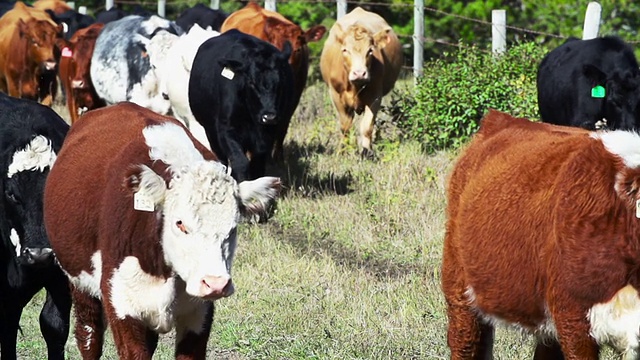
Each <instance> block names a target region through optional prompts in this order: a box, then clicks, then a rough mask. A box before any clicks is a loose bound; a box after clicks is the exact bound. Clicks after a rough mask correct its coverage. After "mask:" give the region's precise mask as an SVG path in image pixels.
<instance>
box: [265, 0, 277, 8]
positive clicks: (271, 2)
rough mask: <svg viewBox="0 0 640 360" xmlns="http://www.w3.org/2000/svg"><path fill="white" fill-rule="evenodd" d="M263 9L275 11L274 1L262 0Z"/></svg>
mask: <svg viewBox="0 0 640 360" xmlns="http://www.w3.org/2000/svg"><path fill="white" fill-rule="evenodd" d="M264 8H265V9H266V10H271V11H277V10H276V0H264Z"/></svg>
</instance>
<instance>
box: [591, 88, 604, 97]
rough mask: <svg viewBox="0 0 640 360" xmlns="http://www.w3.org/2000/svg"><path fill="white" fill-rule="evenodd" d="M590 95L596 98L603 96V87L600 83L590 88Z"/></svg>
mask: <svg viewBox="0 0 640 360" xmlns="http://www.w3.org/2000/svg"><path fill="white" fill-rule="evenodd" d="M591 97H592V98H598V99H602V98H604V87H603V86H601V85H596V86H594V87H593V88H591Z"/></svg>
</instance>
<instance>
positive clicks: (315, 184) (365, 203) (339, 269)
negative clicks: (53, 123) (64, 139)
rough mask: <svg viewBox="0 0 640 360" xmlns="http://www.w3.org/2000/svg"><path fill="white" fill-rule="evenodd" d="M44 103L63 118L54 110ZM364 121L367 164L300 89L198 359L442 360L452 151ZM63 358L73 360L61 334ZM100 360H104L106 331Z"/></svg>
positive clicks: (28, 338) (522, 348)
mask: <svg viewBox="0 0 640 360" xmlns="http://www.w3.org/2000/svg"><path fill="white" fill-rule="evenodd" d="M409 83H410V81H409V80H408V81H402V82H399V83H398V84H396V90H395V91H394V93H393V95H392V96H390V97H387V98H386V103H389V99H391V98H392V97H394V96H395V97H398V96H409V94H410V93H409V91H410V89H409V85H408V84H409ZM54 108H55V109H56V110H57V111H59V112H60V113H61V114H62V116H63V117H65V118H68V113H66V108H65V107H64V106H62V105H60V104H58V105H57V106H55V107H54ZM378 125H379V126H378V132H377V141H376V142H375V145H374V149H375V150H376V151H377V155H378V157H379V158H378V160H377V161H373V162H372V161H362V160H360V157H359V156H358V155H357V152H356V147H355V137H352V139H351V141H350V142H349V143H348V144H345V145H344V146H342V147H341V146H340V137H339V130H338V129H339V127H338V123H337V120H336V118H335V113H334V109H333V108H332V105H331V102H330V100H329V97H328V92H327V88H326V85H325V84H324V83H321V82H317V83H315V84H310V86H308V87H307V89H306V90H305V92H304V94H303V99H302V101H301V104H300V105H299V106H298V110H297V113H296V115H295V116H294V118H293V120H292V124H291V126H290V130H289V134H288V136H287V141H286V146H285V165H284V166H279V167H275V168H271V169H268V171H267V173H268V174H278V175H279V176H281V177H282V179H283V181H284V183H285V185H286V189H285V191H284V193H283V194H282V197H281V199H280V200H279V201H278V204H277V209H276V211H275V214H274V216H273V217H272V218H271V219H270V220H269V221H268V222H267V223H266V224H256V225H253V224H243V226H242V227H241V228H240V233H239V243H238V250H237V255H236V259H235V263H234V270H233V271H234V273H233V274H234V282H235V286H236V293H235V294H234V295H233V296H231V297H229V298H226V299H222V300H220V301H218V302H217V303H216V314H215V320H214V323H213V328H212V335H211V338H210V340H209V349H210V350H209V356H208V358H211V359H214V358H215V359H234V360H236V359H444V358H448V349H447V346H446V315H445V306H444V299H443V297H442V294H441V291H440V261H441V253H442V241H443V236H444V221H445V219H444V211H445V205H446V204H445V196H444V191H445V184H446V178H447V175H448V173H449V170H450V169H451V166H452V164H453V161H454V160H455V157H456V156H457V153H456V152H439V153H436V154H433V155H427V154H425V153H424V152H422V151H421V144H419V143H417V142H412V141H400V140H399V138H398V135H397V132H396V131H394V126H393V124H392V123H391V121H390V117H389V115H388V113H387V112H385V111H382V112H381V114H380V121H379V122H378ZM341 149H342V150H341ZM42 301H43V296H42V294H40V296H38V297H37V298H36V300H35V301H33V302H32V303H31V304H30V305H29V306H28V307H27V308H25V313H24V315H23V319H22V321H21V326H22V333H21V334H20V335H19V338H18V341H19V344H18V351H19V356H20V358H22V359H42V358H44V356H45V355H44V354H45V353H46V349H45V346H44V342H43V341H42V338H41V336H40V332H39V329H38V323H37V318H38V314H39V311H40V307H41V304H42ZM72 321H73V320H72ZM72 331H73V323H72ZM171 337H172V334H171V333H169V334H166V335H164V336H162V337H161V340H160V344H159V347H158V350H157V352H156V356H155V357H154V358H155V359H170V358H172V357H173V349H172V344H173V342H172V341H171ZM496 339H497V340H496V345H495V358H496V359H525V358H531V356H532V347H531V341H530V340H529V338H527V337H523V336H521V335H520V334H519V333H517V332H514V331H505V330H504V329H499V330H498V331H497V333H496ZM67 350H68V358H69V359H78V358H79V354H78V351H77V349H76V344H75V340H74V338H73V335H71V336H70V338H69V341H68V343H67ZM103 358H104V359H115V358H117V355H116V352H115V348H114V345H113V343H112V341H111V339H110V337H109V336H107V344H106V346H105V352H104V355H103ZM603 358H613V357H612V356H611V355H610V354H609V353H608V352H606V354H605V356H603Z"/></svg>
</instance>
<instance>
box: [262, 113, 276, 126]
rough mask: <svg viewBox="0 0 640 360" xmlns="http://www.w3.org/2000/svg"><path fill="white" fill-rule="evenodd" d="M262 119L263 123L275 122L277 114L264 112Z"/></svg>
mask: <svg viewBox="0 0 640 360" xmlns="http://www.w3.org/2000/svg"><path fill="white" fill-rule="evenodd" d="M260 120H262V123H263V124H265V125H271V124H275V122H276V114H274V113H267V114H264V115H262V118H261V119H260Z"/></svg>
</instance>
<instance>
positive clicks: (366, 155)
mask: <svg viewBox="0 0 640 360" xmlns="http://www.w3.org/2000/svg"><path fill="white" fill-rule="evenodd" d="M360 157H361V158H362V159H364V160H375V159H376V154H375V153H374V152H373V150H371V149H367V148H364V149H362V152H361V153H360Z"/></svg>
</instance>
